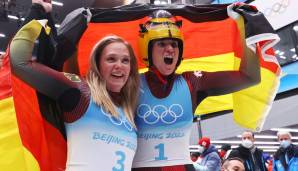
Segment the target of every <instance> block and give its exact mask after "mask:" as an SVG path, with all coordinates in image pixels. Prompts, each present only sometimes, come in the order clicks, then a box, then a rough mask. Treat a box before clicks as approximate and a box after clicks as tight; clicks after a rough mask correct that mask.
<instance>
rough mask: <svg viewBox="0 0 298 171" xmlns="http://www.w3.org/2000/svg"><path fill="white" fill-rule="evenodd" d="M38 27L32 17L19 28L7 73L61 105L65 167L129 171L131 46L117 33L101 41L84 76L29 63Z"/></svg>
mask: <svg viewBox="0 0 298 171" xmlns="http://www.w3.org/2000/svg"><path fill="white" fill-rule="evenodd" d="M43 28H46V27H45V26H44V24H43V22H42V21H39V20H38V21H37V20H32V21H31V22H29V23H28V24H26V25H25V26H23V27H22V28H21V29H20V30H19V31H18V33H17V34H16V36H15V37H14V38H13V40H12V42H11V44H10V50H9V52H10V57H11V63H12V71H13V73H14V75H15V76H17V77H19V78H20V79H21V80H23V81H24V82H26V83H27V84H28V85H30V86H31V87H33V88H34V89H36V90H37V91H38V92H40V93H42V94H44V95H46V96H48V97H49V98H51V99H53V100H55V101H56V102H57V103H58V105H59V106H60V108H61V109H62V111H63V119H64V122H65V127H66V135H67V140H68V141H67V148H68V154H67V164H66V170H68V171H72V170H76V171H93V170H94V171H95V170H115V171H117V170H119V171H121V170H124V171H128V170H131V165H132V160H133V157H134V155H135V152H136V146H137V135H136V129H135V124H134V110H135V106H136V104H137V97H138V91H137V90H138V87H139V75H138V70H137V62H136V59H135V55H134V52H133V50H132V47H131V46H130V45H129V44H128V43H127V42H126V41H124V40H123V39H122V38H120V37H117V36H107V37H105V38H103V39H102V40H100V41H99V42H98V43H97V44H96V45H95V46H94V48H93V51H92V54H91V59H90V69H89V72H88V74H87V77H86V80H85V79H83V78H80V77H79V76H77V75H75V74H69V73H62V72H58V71H55V70H53V69H51V68H49V67H47V66H45V65H43V64H40V63H37V62H34V61H31V55H32V50H33V46H34V42H35V40H36V39H37V37H38V36H39V34H40V32H41V30H42V29H43ZM46 30H47V29H46ZM53 141H55V140H53Z"/></svg>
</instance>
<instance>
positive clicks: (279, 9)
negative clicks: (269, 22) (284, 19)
mask: <svg viewBox="0 0 298 171" xmlns="http://www.w3.org/2000/svg"><path fill="white" fill-rule="evenodd" d="M289 5H290V0H281V1H280V2H276V3H274V4H273V5H272V7H271V8H266V9H265V10H264V15H265V16H269V17H272V16H274V15H275V14H282V13H284V12H285V11H286V10H287V7H288V6H289Z"/></svg>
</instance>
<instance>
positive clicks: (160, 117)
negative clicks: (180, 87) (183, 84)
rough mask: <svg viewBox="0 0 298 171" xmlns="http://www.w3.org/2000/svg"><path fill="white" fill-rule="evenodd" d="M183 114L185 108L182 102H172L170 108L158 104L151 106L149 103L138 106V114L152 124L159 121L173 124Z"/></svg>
mask: <svg viewBox="0 0 298 171" xmlns="http://www.w3.org/2000/svg"><path fill="white" fill-rule="evenodd" d="M182 115H183V108H182V106H181V105H180V104H172V105H171V106H170V107H169V108H167V107H166V106H164V105H156V106H154V107H153V108H151V107H150V106H149V105H148V104H141V105H139V106H138V108H137V116H138V117H139V118H142V119H143V120H144V122H145V123H147V124H150V125H153V124H155V123H157V122H159V121H161V122H162V123H165V124H172V123H174V122H176V120H177V119H178V118H179V117H181V116H182Z"/></svg>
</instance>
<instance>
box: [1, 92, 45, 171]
mask: <svg viewBox="0 0 298 171" xmlns="http://www.w3.org/2000/svg"><path fill="white" fill-rule="evenodd" d="M0 109H1V110H0V154H1V155H0V168H1V170H3V171H16V170H17V171H38V170H40V169H39V165H38V163H37V161H36V159H35V158H34V156H32V154H31V153H30V152H29V151H28V150H27V149H26V148H24V146H23V145H22V142H21V138H20V135H19V131H18V124H17V119H16V114H15V110H14V105H13V98H12V97H10V98H7V99H4V100H0Z"/></svg>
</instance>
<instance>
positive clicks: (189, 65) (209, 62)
mask: <svg viewBox="0 0 298 171" xmlns="http://www.w3.org/2000/svg"><path fill="white" fill-rule="evenodd" d="M239 66H240V59H239V58H238V57H235V55H234V53H226V54H221V55H216V56H208V57H201V58H195V59H187V60H183V62H182V63H181V66H180V67H179V68H178V69H177V72H178V73H181V72H184V71H198V70H201V71H209V72H215V71H224V70H237V69H238V68H239ZM232 100H233V99H232V95H231V94H227V95H222V96H213V97H208V98H206V99H205V100H204V101H202V103H201V104H200V105H199V106H198V108H197V109H196V111H195V114H196V115H202V114H208V113H213V112H218V111H222V110H230V109H233V101H232Z"/></svg>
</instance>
